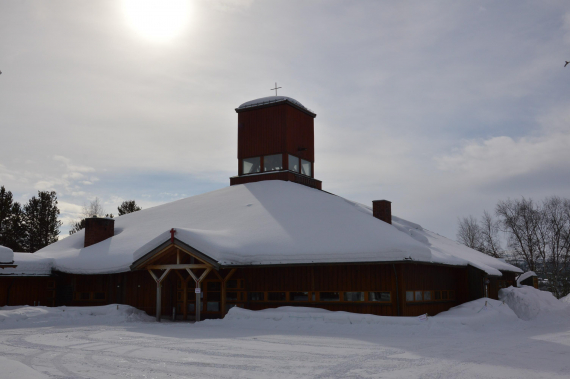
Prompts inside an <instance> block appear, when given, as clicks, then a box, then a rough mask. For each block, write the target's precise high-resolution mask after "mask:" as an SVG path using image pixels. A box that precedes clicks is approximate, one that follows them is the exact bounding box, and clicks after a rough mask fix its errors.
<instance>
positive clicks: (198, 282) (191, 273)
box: [186, 267, 212, 322]
mask: <svg viewBox="0 0 570 379" xmlns="http://www.w3.org/2000/svg"><path fill="white" fill-rule="evenodd" d="M210 270H212V268H211V267H208V268H206V269H205V270H204V272H203V273H202V275H200V277H199V278H198V277H196V275H194V273H193V272H192V270H190V269H189V268H186V271H188V273H189V274H190V276H191V277H192V279H194V282H196V288H200V283H202V280H204V278H206V276H208V273H209V272H210ZM195 291H196V290H194V292H195ZM201 295H202V291H201V290H200V293H197V294H196V322H198V321H200V296H201Z"/></svg>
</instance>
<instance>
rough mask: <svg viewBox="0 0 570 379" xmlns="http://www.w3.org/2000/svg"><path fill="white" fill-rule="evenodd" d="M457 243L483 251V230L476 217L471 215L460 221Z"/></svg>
mask: <svg viewBox="0 0 570 379" xmlns="http://www.w3.org/2000/svg"><path fill="white" fill-rule="evenodd" d="M457 241H458V242H459V243H462V244H464V245H465V246H468V247H470V248H472V249H475V250H481V246H482V239H481V228H480V227H479V223H478V222H477V219H476V218H475V217H473V216H471V215H470V216H469V217H463V218H462V219H459V229H458V230H457Z"/></svg>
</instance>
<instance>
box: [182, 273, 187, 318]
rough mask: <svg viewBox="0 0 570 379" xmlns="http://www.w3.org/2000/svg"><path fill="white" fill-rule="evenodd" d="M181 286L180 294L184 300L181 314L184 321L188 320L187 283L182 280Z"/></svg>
mask: <svg viewBox="0 0 570 379" xmlns="http://www.w3.org/2000/svg"><path fill="white" fill-rule="evenodd" d="M182 285H183V286H184V288H183V289H184V291H183V292H182V294H183V295H184V300H182V307H183V310H182V314H183V315H184V316H183V318H184V320H186V319H187V318H188V304H187V302H188V283H187V282H186V281H185V280H183V281H182Z"/></svg>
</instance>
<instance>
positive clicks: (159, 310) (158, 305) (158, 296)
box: [156, 282, 162, 322]
mask: <svg viewBox="0 0 570 379" xmlns="http://www.w3.org/2000/svg"><path fill="white" fill-rule="evenodd" d="M161 295H162V284H160V282H156V321H158V322H160V316H161V313H162V306H161V303H160V301H161Z"/></svg>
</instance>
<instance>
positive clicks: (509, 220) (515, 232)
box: [496, 197, 541, 271]
mask: <svg viewBox="0 0 570 379" xmlns="http://www.w3.org/2000/svg"><path fill="white" fill-rule="evenodd" d="M496 214H497V216H499V218H500V219H501V229H502V231H504V232H505V233H506V234H507V239H508V246H509V249H510V250H511V251H512V252H513V254H514V255H515V257H517V258H519V259H522V260H524V262H525V263H526V264H527V265H528V267H529V269H530V270H531V271H537V267H538V266H537V262H538V261H539V260H540V258H541V254H540V248H539V247H540V240H539V234H538V230H539V227H540V221H541V212H540V210H539V209H538V208H537V207H536V206H535V204H534V202H533V201H532V200H531V199H528V200H527V199H525V198H524V197H523V198H522V199H521V200H518V199H517V200H510V199H509V200H506V201H500V202H499V203H498V204H497V208H496Z"/></svg>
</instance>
